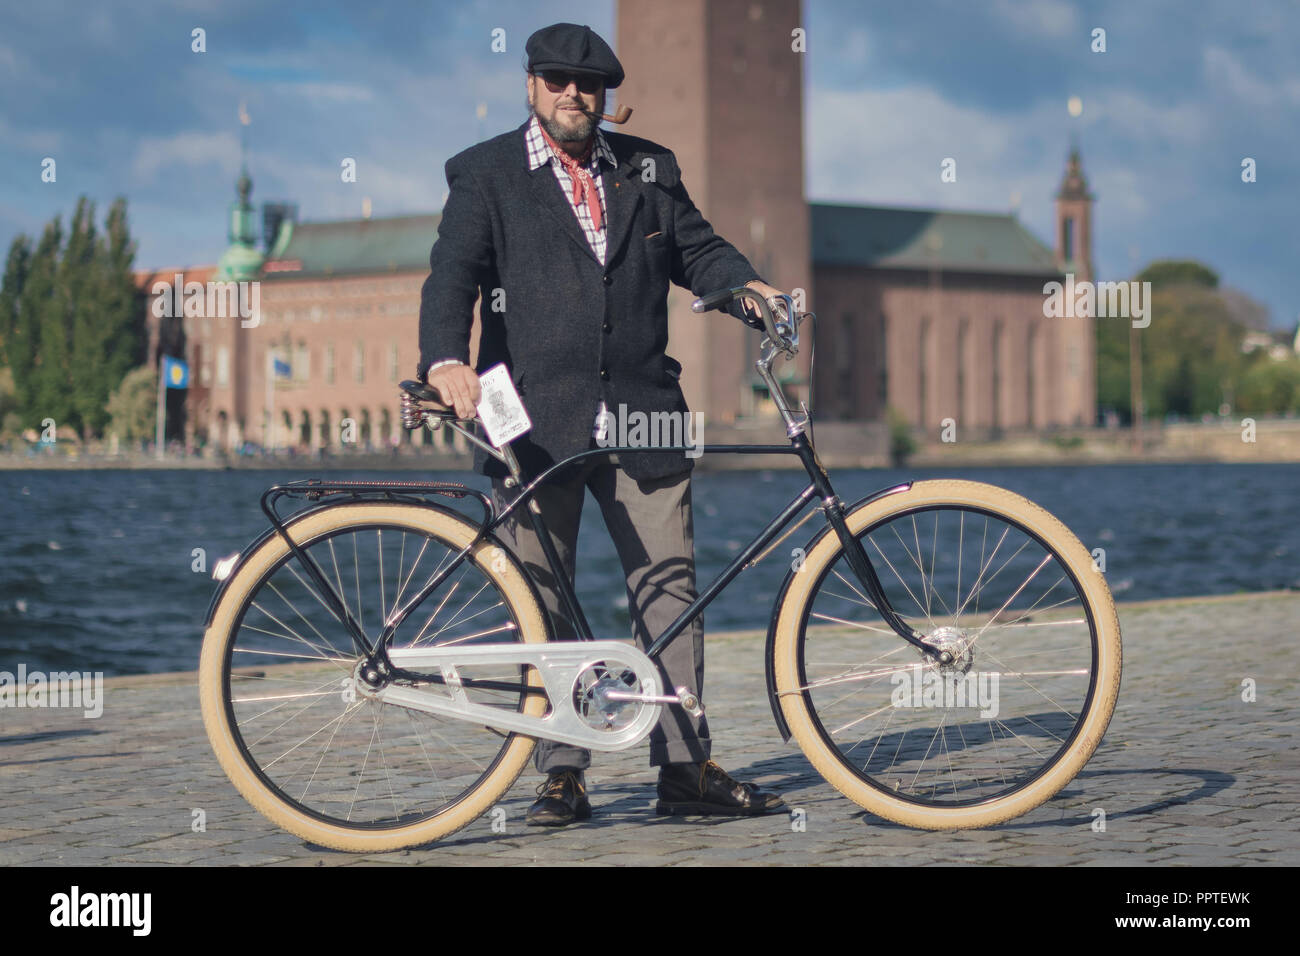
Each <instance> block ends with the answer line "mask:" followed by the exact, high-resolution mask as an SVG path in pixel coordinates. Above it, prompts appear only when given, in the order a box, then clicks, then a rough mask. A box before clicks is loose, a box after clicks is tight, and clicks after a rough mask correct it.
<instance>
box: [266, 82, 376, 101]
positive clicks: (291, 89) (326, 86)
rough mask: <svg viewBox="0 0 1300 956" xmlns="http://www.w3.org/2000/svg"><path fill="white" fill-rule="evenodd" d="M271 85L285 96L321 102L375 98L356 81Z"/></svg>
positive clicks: (366, 88) (371, 92)
mask: <svg viewBox="0 0 1300 956" xmlns="http://www.w3.org/2000/svg"><path fill="white" fill-rule="evenodd" d="M269 86H270V88H271V89H273V90H275V91H276V92H277V93H281V94H283V95H285V96H300V97H304V98H306V99H308V100H314V101H316V102H318V103H321V104H328V103H366V102H369V101H371V100H373V99H374V98H375V94H374V91H373V90H371V89H370V88H369V87H368V86H361V85H359V84H356V83H271V84H269Z"/></svg>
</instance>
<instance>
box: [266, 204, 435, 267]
mask: <svg viewBox="0 0 1300 956" xmlns="http://www.w3.org/2000/svg"><path fill="white" fill-rule="evenodd" d="M441 218H442V217H441V216H439V215H437V214H428V215H418V216H395V217H393V218H391V219H345V220H342V221H340V222H300V223H298V224H296V225H295V226H293V231H292V233H291V235H290V237H289V241H288V243H287V244H285V246H284V248H283V249H282V250H277V252H278V255H275V256H274V257H272V258H268V259H267V261H266V276H265V277H266V278H267V279H275V278H277V277H284V278H299V277H302V276H309V275H314V276H320V275H349V274H357V273H369V272H401V271H411V270H415V271H419V270H421V269H423V270H425V271H427V270H428V268H429V250H430V249H431V248H433V242H434V240H435V239H437V238H438V221H439V219H441Z"/></svg>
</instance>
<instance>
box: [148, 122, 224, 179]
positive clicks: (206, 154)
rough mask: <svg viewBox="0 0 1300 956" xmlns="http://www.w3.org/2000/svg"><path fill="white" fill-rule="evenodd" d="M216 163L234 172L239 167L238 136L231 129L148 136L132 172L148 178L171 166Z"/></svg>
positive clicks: (222, 168) (222, 169)
mask: <svg viewBox="0 0 1300 956" xmlns="http://www.w3.org/2000/svg"><path fill="white" fill-rule="evenodd" d="M212 163H215V164H216V165H218V166H219V167H220V168H221V171H222V172H223V173H226V174H227V175H231V176H233V175H234V174H235V173H236V172H237V171H238V169H239V139H238V137H237V136H236V135H235V134H234V133H231V132H224V133H199V132H187V133H178V134H177V135H175V136H170V137H166V138H162V137H146V138H144V139H142V140H141V141H140V144H139V145H138V146H137V147H136V151H135V157H134V158H133V160H132V163H131V172H132V173H133V174H134V175H135V176H136V178H137V179H141V180H149V179H152V178H154V177H155V176H156V175H157V173H158V172H159V171H160V170H162V169H166V168H168V167H172V166H207V165H209V164H212Z"/></svg>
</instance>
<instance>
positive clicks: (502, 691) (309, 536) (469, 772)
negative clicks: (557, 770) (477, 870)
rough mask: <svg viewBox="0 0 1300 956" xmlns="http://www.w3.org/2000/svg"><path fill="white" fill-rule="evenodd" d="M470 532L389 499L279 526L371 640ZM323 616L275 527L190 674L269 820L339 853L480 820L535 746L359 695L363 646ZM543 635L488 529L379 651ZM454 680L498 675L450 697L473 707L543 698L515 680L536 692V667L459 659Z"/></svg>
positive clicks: (231, 593)
mask: <svg viewBox="0 0 1300 956" xmlns="http://www.w3.org/2000/svg"><path fill="white" fill-rule="evenodd" d="M476 530H477V529H476V528H475V526H474V525H472V524H471V523H470V522H468V521H467V520H466V519H464V518H463V517H460V516H459V515H456V514H454V513H451V512H448V511H443V510H438V509H434V508H430V507H422V506H418V505H412V504H394V503H388V502H357V503H351V504H340V505H335V506H330V507H325V508H322V509H320V510H319V511H317V512H314V513H310V514H308V515H306V516H304V517H303V518H302V519H301V520H299V521H296V522H294V523H292V524H291V525H289V527H288V533H289V534H290V535H291V537H292V538H293V540H294V542H295V543H296V544H297V545H298V546H299V548H300V549H301V550H302V551H303V552H305V553H306V555H307V556H308V557H309V558H310V559H311V560H312V561H313V562H314V563H315V565H316V566H317V567H318V568H319V569H320V570H321V571H322V572H323V576H324V577H325V579H326V580H327V581H328V582H329V584H330V586H331V587H332V588H333V589H334V590H335V592H336V593H337V594H338V596H339V597H340V599H341V600H342V601H343V602H344V603H345V604H346V605H347V607H348V610H349V612H350V613H351V615H352V616H353V617H354V619H355V620H356V621H357V622H358V623H359V624H360V625H361V628H362V630H363V631H364V632H365V634H366V635H367V637H368V638H369V639H370V640H371V641H372V642H373V641H374V640H375V639H376V638H377V636H378V634H379V633H380V631H381V630H382V628H383V626H384V622H385V621H386V620H387V619H388V618H389V616H390V615H391V614H392V612H393V610H394V609H395V608H397V607H399V606H401V605H403V604H404V603H405V602H407V601H409V600H410V599H411V598H412V597H413V596H414V595H415V594H417V593H419V591H420V590H421V589H422V588H423V587H424V585H426V584H427V583H428V582H429V581H431V580H432V579H433V577H434V576H435V575H436V574H437V573H438V572H439V571H441V570H442V569H443V568H445V567H446V566H448V565H450V563H451V561H452V560H453V558H454V557H455V555H456V554H457V553H459V552H460V550H461V549H463V548H464V547H465V546H466V545H468V544H469V543H470V541H472V540H473V539H474V536H475V532H476ZM330 608H331V604H330V602H328V601H327V600H326V599H325V598H324V597H323V596H322V594H321V589H320V588H319V587H318V586H317V584H316V583H315V581H314V580H313V578H312V576H311V575H310V574H309V573H308V572H307V570H306V569H305V568H304V566H303V564H302V563H301V562H300V561H299V560H298V559H297V558H295V557H294V555H293V553H292V552H291V551H290V549H289V547H288V545H287V544H286V543H285V542H284V540H283V539H282V538H281V537H280V536H279V535H275V536H272V537H270V538H268V539H267V540H266V541H265V542H264V543H263V544H262V545H261V546H260V547H258V549H257V550H256V551H254V552H253V553H252V554H251V555H249V557H248V558H247V560H245V561H244V562H243V564H241V565H240V567H239V568H238V570H237V571H236V572H235V574H234V577H233V578H232V579H231V581H230V583H229V586H228V587H227V589H226V592H225V594H224V595H223V597H222V599H221V601H220V603H219V604H218V606H217V608H216V610H215V612H214V614H213V619H212V624H211V626H210V627H209V628H208V630H207V632H206V634H205V636H204V642H203V653H202V659H201V662H200V668H199V682H200V698H201V702H202V709H203V719H204V724H205V725H206V727H207V731H208V737H209V739H210V740H211V742H212V747H213V750H214V751H215V752H216V755H217V758H218V760H219V761H220V763H221V766H222V768H223V769H224V770H225V771H226V774H227V775H228V776H229V777H230V780H231V782H233V783H234V785H235V787H236V788H237V789H238V790H239V792H240V793H241V794H243V796H244V797H245V798H246V799H247V800H248V801H249V802H250V803H252V804H253V806H254V807H256V808H257V809H258V810H259V811H261V812H262V813H263V814H264V815H265V816H266V817H267V818H269V819H270V820H271V821H273V822H274V823H276V824H278V825H280V826H282V827H283V828H284V829H286V830H288V831H289V832H291V833H294V834H296V835H298V836H300V837H302V838H303V839H305V840H309V841H310V842H312V843H317V844H320V845H322V846H329V847H334V848H337V849H342V850H351V851H358V852H360V851H371V852H374V851H383V850H391V849H397V848H401V847H408V846H416V845H419V844H422V843H427V842H429V841H431V840H436V839H438V838H440V837H444V836H446V835H448V834H450V833H453V832H455V831H456V830H458V829H460V828H461V827H463V826H465V825H467V824H469V823H470V822H472V821H473V820H475V819H477V818H478V817H479V816H480V815H481V814H483V813H484V812H486V811H487V810H488V809H489V808H490V807H491V806H492V804H493V803H494V802H495V801H496V800H497V799H498V798H499V797H500V796H502V795H503V794H504V793H505V792H506V791H507V790H508V789H509V788H510V785H511V784H512V783H514V781H515V779H516V778H517V777H518V776H519V773H520V772H521V771H522V770H523V768H524V766H525V765H526V763H527V761H528V757H529V755H530V754H531V753H532V749H533V746H534V740H533V739H532V738H530V737H525V736H521V735H518V734H507V733H503V732H500V731H498V730H494V729H492V728H491V727H485V726H481V724H474V723H470V722H468V721H464V720H458V719H455V718H451V717H442V716H434V715H430V714H428V713H424V712H422V711H416V710H411V709H409V708H404V707H400V706H396V705H393V704H384V703H382V702H380V701H379V700H377V699H376V698H374V697H373V696H370V695H366V694H363V693H361V690H360V685H359V684H358V680H357V671H358V665H359V662H360V661H361V655H360V654H359V652H358V651H357V649H356V648H355V647H354V645H353V641H352V638H351V636H350V634H349V633H348V631H347V629H346V627H345V626H344V624H343V622H342V620H341V619H340V617H339V616H338V615H336V614H335V613H334V611H332V610H331V609H330ZM546 638H547V629H546V624H545V621H544V618H543V612H542V609H541V606H540V605H539V603H538V601H537V598H536V595H535V592H534V590H533V587H532V585H531V584H530V583H529V580H528V578H527V577H526V575H525V573H524V572H523V571H522V569H520V567H519V566H518V564H517V563H516V562H515V561H514V559H513V557H512V556H511V555H510V554H509V552H508V551H507V550H506V549H504V548H502V547H500V546H499V545H498V544H496V542H495V541H493V540H491V539H488V540H484V541H481V542H479V543H478V544H477V545H475V547H474V549H473V550H472V551H471V552H470V553H469V555H468V556H467V559H466V560H465V561H463V562H462V563H461V565H460V566H459V567H457V568H456V569H455V570H454V571H453V572H452V573H451V574H450V576H448V577H447V578H446V580H445V581H443V583H442V584H441V585H440V586H439V587H438V588H437V589H436V590H435V591H434V592H433V593H432V594H431V595H429V596H428V597H427V598H426V599H425V600H424V601H423V603H421V604H420V605H419V606H418V607H416V608H415V609H414V611H413V612H412V613H411V614H410V615H409V616H408V617H407V618H406V620H405V621H404V622H403V623H402V625H401V626H400V627H399V628H398V629H397V631H396V632H395V634H394V635H393V639H392V642H391V644H390V647H393V648H403V647H441V646H458V647H468V646H481V645H483V644H495V643H501V642H524V643H537V642H543V641H545V640H546ZM457 676H458V677H459V678H461V680H462V681H464V680H466V679H468V678H478V679H482V680H492V681H494V682H495V683H494V684H493V685H492V687H491V688H486V689H485V688H483V687H471V686H470V685H469V684H466V685H465V686H464V687H463V688H458V689H457V690H456V693H465V694H466V695H467V696H468V697H469V699H470V700H471V701H473V702H475V703H483V704H489V705H491V706H493V707H499V708H502V709H504V710H509V711H518V712H522V713H527V714H529V715H532V716H541V715H542V714H543V713H544V712H545V710H546V699H545V697H544V696H543V695H542V694H539V693H529V692H528V691H527V690H526V689H525V688H526V687H537V686H540V680H539V679H538V678H537V675H536V673H535V672H534V671H533V670H532V668H528V667H522V666H516V665H505V664H503V665H495V666H480V667H467V668H460V669H459V670H458V675H457ZM420 686H421V687H422V689H423V690H425V691H427V692H429V693H435V694H436V693H441V694H448V693H451V691H450V690H449V689H448V688H447V687H446V686H445V685H437V684H423V683H422V684H421V685H420Z"/></svg>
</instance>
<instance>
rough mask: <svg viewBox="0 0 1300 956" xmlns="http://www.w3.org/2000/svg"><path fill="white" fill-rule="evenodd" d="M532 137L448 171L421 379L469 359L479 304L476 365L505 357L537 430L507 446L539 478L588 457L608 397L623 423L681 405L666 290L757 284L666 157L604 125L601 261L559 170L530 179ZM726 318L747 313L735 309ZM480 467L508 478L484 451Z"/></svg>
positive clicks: (674, 461) (669, 462)
mask: <svg viewBox="0 0 1300 956" xmlns="http://www.w3.org/2000/svg"><path fill="white" fill-rule="evenodd" d="M527 128H528V123H526V122H525V123H524V124H523V125H522V126H520V127H519V128H518V129H516V130H514V131H513V132H509V133H505V134H503V135H501V136H497V137H495V138H493V139H490V140H488V141H486V142H484V143H480V144H478V145H477V146H473V147H471V148H469V149H467V150H465V151H464V152H462V153H459V154H457V155H456V156H453V157H452V158H451V159H450V160H448V161H447V167H446V173H447V185H448V187H449V190H450V191H449V193H448V196H447V202H446V205H445V206H444V208H443V212H442V221H441V223H440V224H439V226H438V239H437V241H436V242H435V243H434V245H433V250H432V252H431V253H430V255H429V268H430V274H429V278H428V279H426V280H425V283H424V289H423V292H422V296H421V302H420V365H419V369H418V375H419V377H420V379H421V380H424V378H425V375H426V374H427V371H428V368H429V366H430V365H432V364H433V363H434V362H437V361H440V360H442V359H448V358H456V359H460V360H461V361H464V362H468V361H469V338H470V325H471V321H472V317H473V308H474V301H475V299H476V298H478V297H479V296H481V297H482V300H481V304H480V308H479V313H480V319H481V322H482V336H481V339H480V344H479V355H478V371H479V372H482V371H484V370H486V369H488V368H490V367H491V366H493V365H496V364H497V363H498V362H505V363H506V365H507V366H508V367H509V368H510V369H511V372H512V377H513V380H514V383H515V387H516V388H517V389H518V390H519V393H520V397H521V398H522V399H523V402H524V406H525V407H526V408H527V409H528V414H529V417H530V418H531V419H532V422H533V428H532V431H530V432H529V433H527V434H526V435H523V436H522V437H520V438H518V439H516V440H515V441H514V443H513V447H514V449H515V453H516V454H517V455H518V456H519V461H520V464H521V465H522V466H523V468H524V470H525V472H526V473H528V474H530V475H535V474H536V473H537V472H539V471H540V470H541V469H543V468H545V467H546V466H548V465H550V464H552V463H554V462H556V461H560V460H561V459H563V458H566V457H568V456H569V455H573V454H576V453H578V452H580V451H585V450H586V449H588V448H590V447H593V445H592V440H591V433H592V424H593V421H594V419H595V416H596V411H597V408H598V406H599V404H600V401H601V399H602V398H603V399H604V401H605V404H606V407H608V408H609V409H610V411H611V412H615V413H616V412H617V411H618V407H619V405H620V404H625V405H626V406H627V408H628V411H629V412H631V411H634V410H640V411H643V412H646V413H647V414H648V413H651V412H656V411H658V412H663V411H675V412H685V411H686V410H687V407H686V400H685V398H684V397H683V395H682V390H681V387H680V386H679V385H678V382H677V376H678V373H680V371H681V365H680V364H679V363H677V361H676V360H674V359H672V358H671V357H669V356H668V355H667V354H666V351H665V350H666V348H667V345H668V283H669V281H670V280H671V281H672V282H675V283H677V284H678V285H680V286H685V287H686V288H688V289H690V290H691V292H692V293H694V294H696V295H702V294H704V293H706V292H712V291H714V290H716V289H722V288H726V287H729V286H739V285H744V284H745V283H746V282H749V281H750V280H753V279H757V278H758V277H759V276H758V274H757V273H756V272H755V271H754V268H753V266H751V265H750V263H749V261H748V260H747V259H746V258H745V257H744V256H743V255H741V254H740V252H738V251H737V250H736V248H735V247H734V246H732V245H731V244H730V243H728V242H727V241H726V240H724V239H722V238H721V237H719V236H717V235H715V234H714V232H713V229H712V227H711V226H710V225H709V223H708V222H707V221H706V220H705V219H704V217H703V216H702V215H701V214H700V211H699V210H698V209H697V208H696V207H695V204H694V203H693V202H691V199H690V196H688V195H687V193H686V188H685V187H684V186H683V185H682V182H681V171H680V169H679V168H678V165H677V160H676V158H675V157H674V156H673V154H672V152H671V151H670V150H668V149H667V148H665V147H663V146H660V145H658V144H656V143H652V142H650V141H649V140H645V139H640V138H639V137H636V136H627V135H623V134H620V133H611V132H605V131H602V132H603V133H604V136H605V139H606V141H607V142H608V143H609V146H610V148H611V149H612V151H613V153H614V155H615V157H616V158H617V160H618V167H617V169H613V170H611V169H610V168H609V167H608V166H607V165H605V164H602V168H603V177H604V189H605V207H606V217H607V225H606V229H607V235H608V244H607V247H606V257H605V260H606V264H605V265H604V266H602V265H601V264H600V262H599V261H598V260H597V259H596V256H595V254H594V253H593V252H592V251H591V247H590V246H589V245H588V244H587V240H586V238H585V237H584V236H583V234H582V228H581V227H580V226H579V225H578V220H577V217H576V216H575V215H574V212H573V207H572V206H571V205H570V204H569V201H568V199H567V198H566V197H565V196H564V194H563V191H562V190H561V188H560V184H559V183H558V182H557V181H556V178H555V174H554V172H553V171H552V170H551V168H550V166H549V164H548V165H545V166H541V167H539V168H538V169H535V170H532V171H531V172H530V171H529V169H528V153H527V147H526V146H525V141H524V135H525V131H526V130H527ZM647 159H649V160H652V161H653V165H652V166H651V165H649V164H647V163H645V160H647ZM643 171H644V173H645V174H644V176H643ZM651 171H652V172H651ZM646 179H648V180H649V181H646ZM498 290H500V291H498ZM498 310H499V311H498ZM732 314H733V315H736V316H738V317H739V315H740V309H739V306H738V305H737V306H733V309H732ZM620 460H621V462H622V464H623V468H624V470H625V471H626V472H627V473H628V474H629V475H630V476H631V477H633V478H638V479H640V478H650V477H657V476H662V475H668V474H673V473H676V472H680V471H682V470H683V469H686V468H690V467H692V466H693V464H694V461H693V460H692V459H690V458H687V457H685V456H684V455H683V454H682V453H667V452H658V453H640V454H635V453H633V454H623V455H620ZM475 469H476V470H477V471H479V472H481V473H483V474H488V475H504V474H505V470H504V468H503V467H502V466H501V465H500V463H499V462H497V461H496V460H494V459H492V458H490V457H488V456H487V455H485V454H484V453H482V452H479V453H478V454H477V455H476V457H475Z"/></svg>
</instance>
